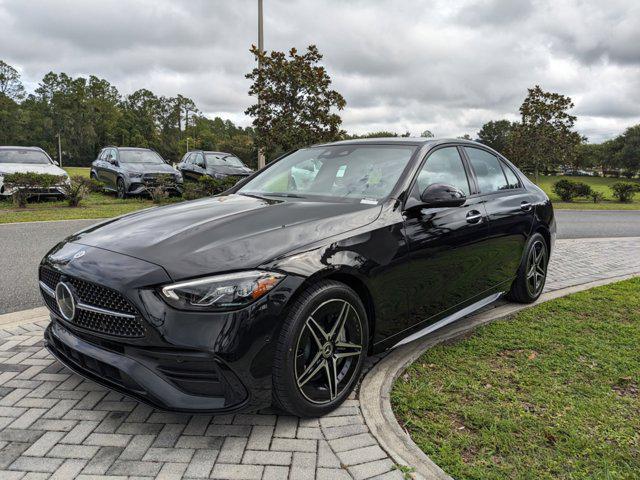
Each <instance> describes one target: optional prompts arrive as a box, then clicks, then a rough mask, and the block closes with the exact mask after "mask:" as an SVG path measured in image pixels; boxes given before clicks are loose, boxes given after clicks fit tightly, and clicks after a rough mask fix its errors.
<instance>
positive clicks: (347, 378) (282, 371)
mask: <svg viewBox="0 0 640 480" xmlns="http://www.w3.org/2000/svg"><path fill="white" fill-rule="evenodd" d="M368 335H369V331H368V324H367V316H366V312H365V309H364V307H363V305H362V302H361V300H360V298H359V297H358V295H357V294H356V293H355V292H354V291H353V290H352V289H351V288H349V287H348V286H346V285H344V284H341V283H338V282H333V281H323V282H320V283H318V284H316V285H314V286H312V287H311V288H310V289H308V290H307V291H305V292H304V293H303V294H302V295H301V296H300V298H299V299H298V300H297V301H296V302H295V303H294V305H293V306H292V309H291V313H290V314H289V316H288V317H287V321H286V322H285V326H284V329H283V332H282V334H281V338H280V341H279V344H278V349H277V351H276V360H275V365H274V397H275V400H276V403H277V404H278V405H279V406H280V407H281V408H283V409H284V410H287V411H289V412H291V413H294V414H296V415H299V416H319V415H323V414H324V413H327V412H329V411H331V410H333V409H334V408H336V407H337V406H338V405H340V403H342V402H343V401H344V399H345V398H346V397H347V396H348V395H349V393H350V392H351V390H352V389H353V387H354V386H355V384H356V383H357V380H358V378H359V376H360V372H361V370H362V364H363V361H364V358H365V356H366V352H367V348H368Z"/></svg>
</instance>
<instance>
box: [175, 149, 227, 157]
mask: <svg viewBox="0 0 640 480" xmlns="http://www.w3.org/2000/svg"><path fill="white" fill-rule="evenodd" d="M195 152H202V153H215V154H216V155H233V156H234V157H235V155H234V154H233V153H229V152H216V151H213V150H189V151H188V152H187V153H195ZM185 155H186V153H185Z"/></svg>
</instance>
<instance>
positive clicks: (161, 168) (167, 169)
mask: <svg viewBox="0 0 640 480" xmlns="http://www.w3.org/2000/svg"><path fill="white" fill-rule="evenodd" d="M120 166H121V168H122V170H124V171H125V172H142V173H170V174H175V173H178V172H177V170H176V169H174V168H173V167H172V166H171V165H167V164H166V163H164V164H163V163H136V164H131V163H128V164H127V163H121V164H120Z"/></svg>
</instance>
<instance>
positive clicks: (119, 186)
mask: <svg viewBox="0 0 640 480" xmlns="http://www.w3.org/2000/svg"><path fill="white" fill-rule="evenodd" d="M116 194H117V196H118V198H127V190H126V187H125V186H124V180H123V179H121V178H119V179H118V181H117V182H116Z"/></svg>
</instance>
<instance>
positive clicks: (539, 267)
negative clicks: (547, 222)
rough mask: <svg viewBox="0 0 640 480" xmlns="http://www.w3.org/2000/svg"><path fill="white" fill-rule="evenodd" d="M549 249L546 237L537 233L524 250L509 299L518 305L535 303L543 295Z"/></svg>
mask: <svg viewBox="0 0 640 480" xmlns="http://www.w3.org/2000/svg"><path fill="white" fill-rule="evenodd" d="M548 265H549V247H548V246H547V242H546V241H545V239H544V237H543V236H542V235H540V234H539V233H535V234H533V235H532V236H531V238H529V241H528V242H527V246H526V248H525V250H524V255H523V257H522V261H521V262H520V267H519V268H518V274H517V276H516V279H515V280H514V281H513V284H512V285H511V290H510V291H509V293H508V295H507V298H509V300H512V301H514V302H518V303H533V302H535V301H536V300H537V299H538V297H540V295H541V294H542V290H544V285H545V282H546V280H547V267H548Z"/></svg>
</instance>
